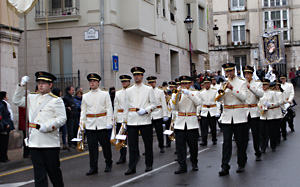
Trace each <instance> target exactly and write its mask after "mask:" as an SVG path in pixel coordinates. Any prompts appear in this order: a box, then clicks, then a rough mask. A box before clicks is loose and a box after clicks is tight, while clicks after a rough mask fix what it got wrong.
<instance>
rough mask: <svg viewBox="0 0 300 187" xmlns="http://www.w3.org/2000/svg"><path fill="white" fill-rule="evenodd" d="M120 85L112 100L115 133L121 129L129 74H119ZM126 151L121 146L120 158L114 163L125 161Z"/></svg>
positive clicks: (129, 78)
mask: <svg viewBox="0 0 300 187" xmlns="http://www.w3.org/2000/svg"><path fill="white" fill-rule="evenodd" d="M119 78H120V80H121V83H122V87H123V88H121V89H120V90H118V91H117V92H116V96H115V100H114V119H115V121H116V123H117V128H116V133H118V132H119V130H120V129H121V125H122V123H123V119H124V107H125V91H126V89H127V88H128V87H129V86H130V80H131V79H132V78H131V76H129V75H121V76H120V77H119ZM126 152H127V148H126V147H122V148H121V150H120V159H119V160H118V161H117V163H116V164H123V163H126Z"/></svg>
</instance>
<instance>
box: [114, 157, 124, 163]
mask: <svg viewBox="0 0 300 187" xmlns="http://www.w3.org/2000/svg"><path fill="white" fill-rule="evenodd" d="M124 163H126V158H120V159H119V160H118V161H117V163H116V164H124Z"/></svg>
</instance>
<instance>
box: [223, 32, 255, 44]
mask: <svg viewBox="0 0 300 187" xmlns="http://www.w3.org/2000/svg"><path fill="white" fill-rule="evenodd" d="M237 32H241V31H237ZM244 33H245V35H244V36H242V37H241V35H238V38H237V39H235V40H233V36H232V35H237V33H234V31H227V46H233V47H248V46H249V45H250V30H249V29H246V30H244Z"/></svg>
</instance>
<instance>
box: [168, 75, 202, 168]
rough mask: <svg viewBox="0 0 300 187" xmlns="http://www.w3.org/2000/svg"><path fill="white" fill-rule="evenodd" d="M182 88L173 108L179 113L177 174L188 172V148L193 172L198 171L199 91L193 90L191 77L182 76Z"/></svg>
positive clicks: (174, 100) (176, 123)
mask: <svg viewBox="0 0 300 187" xmlns="http://www.w3.org/2000/svg"><path fill="white" fill-rule="evenodd" d="M179 79H180V82H181V88H180V89H179V90H178V93H177V94H175V93H174V94H173V95H172V100H171V107H172V109H173V110H175V111H177V112H178V113H177V118H176V121H175V124H174V129H175V135H176V147H177V160H178V163H179V168H178V170H176V171H175V174H181V173H186V172H187V164H186V156H187V149H186V148H187V147H186V144H187V145H188V146H189V150H190V155H191V159H190V160H191V162H192V170H193V171H198V158H197V157H198V141H197V140H198V135H199V132H198V128H199V126H198V120H197V115H196V111H197V106H199V105H200V104H201V103H200V99H199V91H195V90H191V89H190V87H191V86H192V80H193V79H192V78H191V77H189V76H181V77H180V78H179Z"/></svg>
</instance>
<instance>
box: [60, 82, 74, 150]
mask: <svg viewBox="0 0 300 187" xmlns="http://www.w3.org/2000/svg"><path fill="white" fill-rule="evenodd" d="M74 93H75V89H74V87H73V86H68V87H67V88H66V95H65V96H64V98H63V101H64V103H65V107H66V113H67V130H68V146H69V147H70V148H72V147H73V148H74V144H73V142H72V141H71V140H72V139H73V138H74V126H75V125H76V121H77V107H76V103H75V100H74V97H73V95H74Z"/></svg>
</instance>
